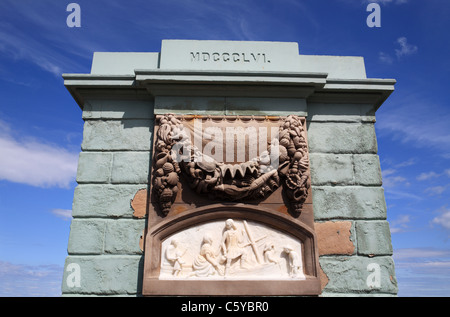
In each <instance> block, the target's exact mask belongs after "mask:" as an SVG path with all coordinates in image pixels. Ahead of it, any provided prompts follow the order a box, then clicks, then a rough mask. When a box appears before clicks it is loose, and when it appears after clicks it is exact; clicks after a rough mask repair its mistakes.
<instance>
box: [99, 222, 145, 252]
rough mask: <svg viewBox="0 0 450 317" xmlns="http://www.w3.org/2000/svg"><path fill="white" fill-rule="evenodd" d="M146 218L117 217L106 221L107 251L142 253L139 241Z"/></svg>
mask: <svg viewBox="0 0 450 317" xmlns="http://www.w3.org/2000/svg"><path fill="white" fill-rule="evenodd" d="M144 228H145V219H115V220H108V221H107V222H106V231H105V253H110V254H142V251H141V250H140V248H139V242H140V238H141V234H142V230H144Z"/></svg>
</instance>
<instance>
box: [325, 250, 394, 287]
mask: <svg viewBox="0 0 450 317" xmlns="http://www.w3.org/2000/svg"><path fill="white" fill-rule="evenodd" d="M319 261H320V266H321V267H322V270H323V271H324V273H325V274H326V275H327V277H328V280H329V281H328V284H327V285H326V286H325V288H324V292H329V293H343V294H345V293H347V294H358V295H359V293H384V294H396V293H397V290H398V288H397V280H396V279H395V272H394V261H393V260H392V258H391V257H390V256H379V257H373V258H369V257H364V256H331V257H320V259H319ZM372 265H377V266H379V277H380V279H379V286H378V287H377V286H373V284H372V283H368V279H370V278H371V276H372V275H371V274H373V273H375V272H374V271H373V269H372ZM369 282H370V281H369Z"/></svg>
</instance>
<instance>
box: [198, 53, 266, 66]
mask: <svg viewBox="0 0 450 317" xmlns="http://www.w3.org/2000/svg"><path fill="white" fill-rule="evenodd" d="M190 56H191V62H230V63H262V64H265V63H270V60H269V59H268V58H267V56H266V53H237V52H221V53H219V52H190Z"/></svg>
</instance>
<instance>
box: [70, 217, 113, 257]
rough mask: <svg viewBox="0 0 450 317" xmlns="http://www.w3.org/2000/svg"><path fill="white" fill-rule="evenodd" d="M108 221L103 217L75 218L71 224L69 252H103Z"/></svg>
mask: <svg viewBox="0 0 450 317" xmlns="http://www.w3.org/2000/svg"><path fill="white" fill-rule="evenodd" d="M105 228H106V222H105V220H102V219H73V220H72V223H71V224H70V235H69V244H68V247H67V251H68V253H69V254H101V253H102V252H103V244H104V237H105Z"/></svg>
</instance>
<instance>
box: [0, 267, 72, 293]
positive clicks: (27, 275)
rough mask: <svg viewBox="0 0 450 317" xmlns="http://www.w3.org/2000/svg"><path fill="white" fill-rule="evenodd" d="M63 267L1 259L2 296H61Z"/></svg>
mask: <svg viewBox="0 0 450 317" xmlns="http://www.w3.org/2000/svg"><path fill="white" fill-rule="evenodd" d="M62 275H63V268H62V267H61V266H59V265H53V264H50V265H24V264H13V263H11V262H6V261H0V297H56V296H61V282H62Z"/></svg>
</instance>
